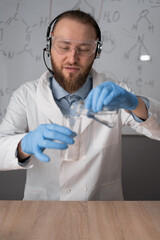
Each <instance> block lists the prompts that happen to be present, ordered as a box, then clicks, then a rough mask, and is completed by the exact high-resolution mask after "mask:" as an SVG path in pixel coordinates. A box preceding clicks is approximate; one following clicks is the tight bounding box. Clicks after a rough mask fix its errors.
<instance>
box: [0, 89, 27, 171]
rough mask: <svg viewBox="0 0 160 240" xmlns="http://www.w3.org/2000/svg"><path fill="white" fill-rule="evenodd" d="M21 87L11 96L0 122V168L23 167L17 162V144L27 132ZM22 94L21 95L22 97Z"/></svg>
mask: <svg viewBox="0 0 160 240" xmlns="http://www.w3.org/2000/svg"><path fill="white" fill-rule="evenodd" d="M22 93H23V87H21V88H20V89H18V90H17V91H15V92H14V93H13V95H12V97H11V100H10V103H9V106H8V108H7V113H6V116H5V117H4V119H3V120H2V123H1V124H0V170H1V171H3V170H14V169H23V167H21V166H20V165H19V164H18V158H17V156H16V152H17V146H18V143H19V142H20V140H21V139H22V138H23V137H24V135H25V134H26V132H27V118H26V111H25V101H24V98H25V96H23V94H22ZM22 96H23V97H22Z"/></svg>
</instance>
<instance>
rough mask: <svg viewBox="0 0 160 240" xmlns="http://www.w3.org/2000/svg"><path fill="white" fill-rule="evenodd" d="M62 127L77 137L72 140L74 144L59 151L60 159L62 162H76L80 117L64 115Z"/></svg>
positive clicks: (77, 157)
mask: <svg viewBox="0 0 160 240" xmlns="http://www.w3.org/2000/svg"><path fill="white" fill-rule="evenodd" d="M63 126H65V127H68V128H70V129H71V130H72V131H74V132H76V134H77V135H76V137H75V138H74V141H75V142H74V144H72V145H68V148H67V149H64V150H61V159H62V160H63V161H77V160H78V159H79V155H80V135H81V116H73V115H64V116H63Z"/></svg>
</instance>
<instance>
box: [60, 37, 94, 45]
mask: <svg viewBox="0 0 160 240" xmlns="http://www.w3.org/2000/svg"><path fill="white" fill-rule="evenodd" d="M60 42H62V43H66V44H68V45H70V44H71V43H72V41H69V40H67V39H60ZM73 42H76V41H73ZM77 43H78V45H79V46H89V45H91V43H90V42H88V43H87V42H77Z"/></svg>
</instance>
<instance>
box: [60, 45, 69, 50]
mask: <svg viewBox="0 0 160 240" xmlns="http://www.w3.org/2000/svg"><path fill="white" fill-rule="evenodd" d="M59 48H60V49H63V50H69V47H66V46H59Z"/></svg>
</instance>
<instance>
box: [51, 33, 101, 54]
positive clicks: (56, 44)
mask: <svg viewBox="0 0 160 240" xmlns="http://www.w3.org/2000/svg"><path fill="white" fill-rule="evenodd" d="M51 34H52V48H54V49H55V50H56V51H57V53H59V54H61V55H65V54H68V53H70V52H71V51H72V50H73V49H75V51H76V53H77V54H78V55H80V56H82V57H89V56H91V55H92V54H93V53H95V52H96V48H97V43H98V41H95V40H87V41H78V40H70V39H64V38H58V37H55V36H54V35H53V33H51Z"/></svg>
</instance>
